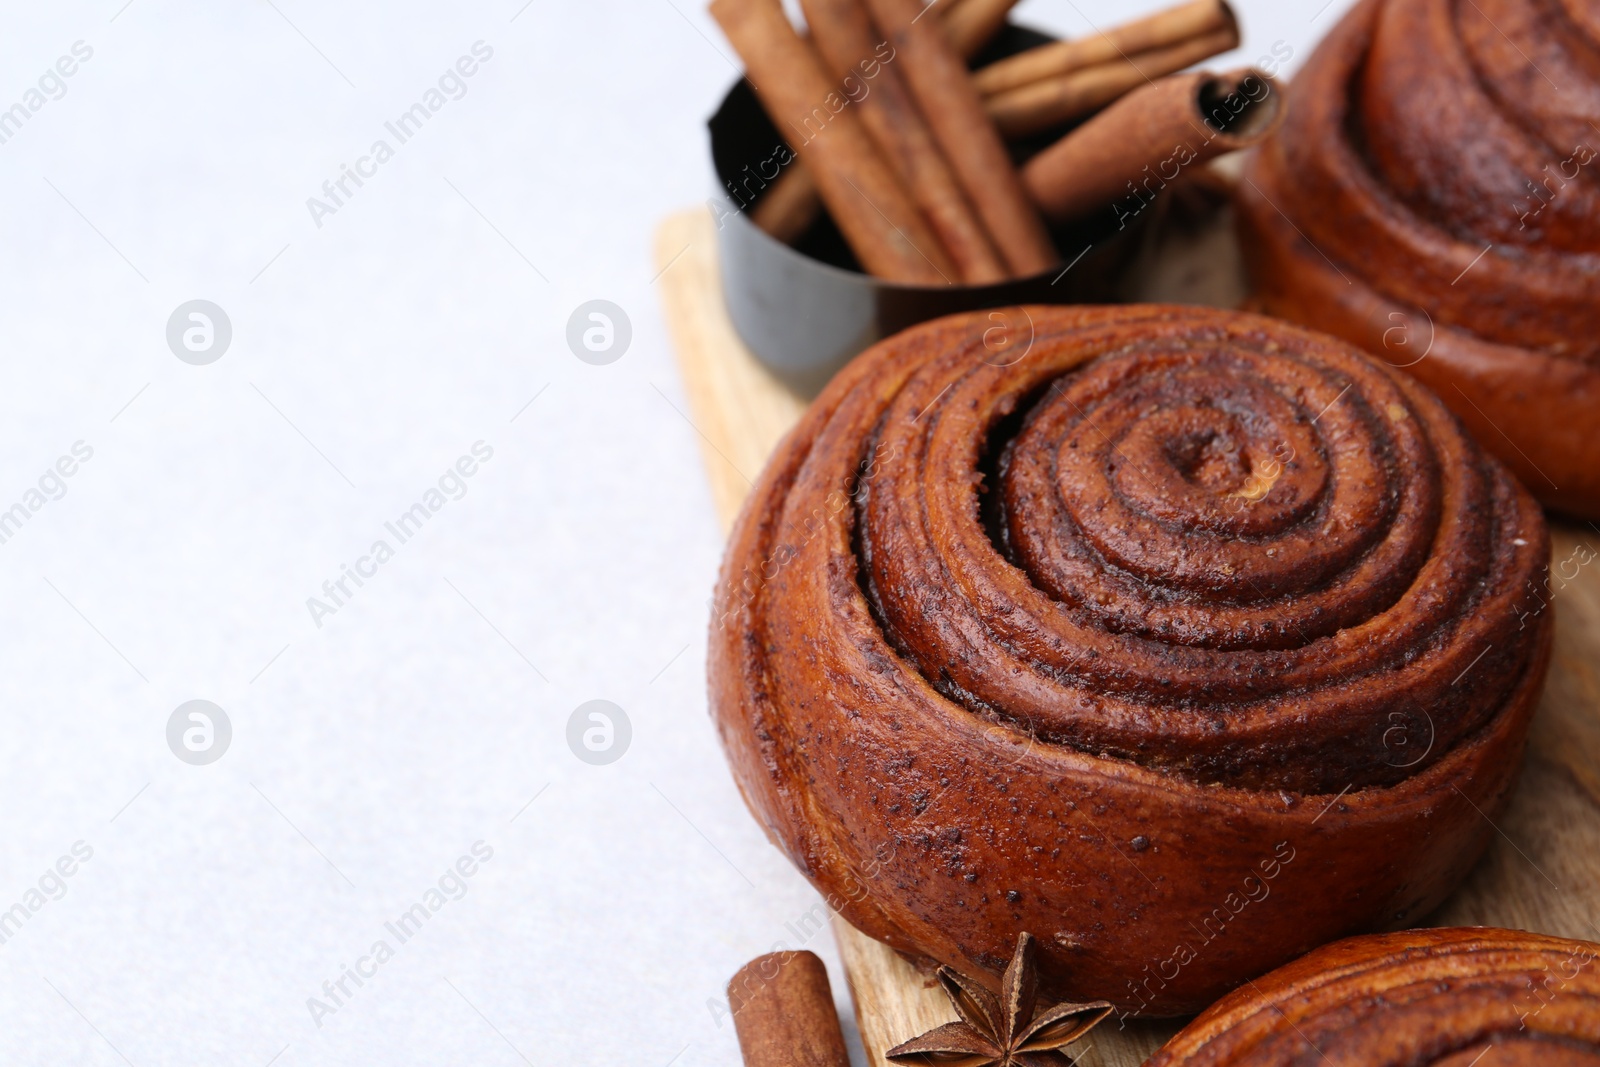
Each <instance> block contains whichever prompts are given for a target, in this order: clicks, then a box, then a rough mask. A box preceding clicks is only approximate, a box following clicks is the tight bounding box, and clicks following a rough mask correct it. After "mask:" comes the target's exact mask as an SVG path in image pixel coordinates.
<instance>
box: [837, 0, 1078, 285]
mask: <svg viewBox="0 0 1600 1067" xmlns="http://www.w3.org/2000/svg"><path fill="white" fill-rule="evenodd" d="M867 8H868V10H869V11H870V12H871V13H872V21H873V22H874V24H876V25H877V27H878V32H879V33H881V34H882V35H883V36H884V37H885V38H887V39H888V41H889V43H890V44H891V45H893V46H894V49H895V52H896V59H895V62H896V64H898V65H899V68H900V69H901V70H902V71H903V72H904V75H905V81H906V84H907V86H909V87H910V89H911V94H912V96H913V97H915V99H916V101H917V107H918V110H920V111H921V112H922V115H923V117H924V118H925V119H927V122H928V126H929V128H930V129H931V130H932V131H933V137H934V140H935V141H937V142H938V144H939V148H940V149H941V150H942V151H943V152H944V156H945V158H946V159H947V160H949V161H950V166H951V168H952V169H953V170H954V171H955V173H956V177H957V179H958V180H959V181H960V182H961V186H962V188H963V189H964V190H965V191H966V193H967V196H968V198H969V199H970V200H971V201H972V203H973V206H974V207H975V208H976V209H977V212H978V217H979V218H981V219H982V220H983V223H984V226H985V228H987V229H988V231H989V236H990V237H991V238H993V239H994V243H995V246H996V247H997V248H998V249H999V250H1000V254H1001V256H1002V257H1004V259H1005V262H1006V266H1008V267H1009V268H1010V269H1011V272H1012V273H1014V274H1018V275H1023V276H1026V275H1030V274H1037V273H1039V272H1041V271H1044V270H1046V269H1048V268H1049V267H1050V266H1052V265H1053V264H1055V263H1056V261H1057V260H1058V259H1059V258H1060V257H1059V256H1058V255H1057V253H1056V250H1055V248H1054V246H1052V245H1051V243H1050V235H1049V233H1048V232H1047V231H1046V230H1045V226H1044V221H1043V220H1042V219H1041V218H1040V217H1039V213H1038V211H1037V210H1036V209H1035V208H1034V206H1033V204H1032V203H1030V202H1029V200H1028V197H1027V193H1026V192H1025V191H1024V190H1023V188H1022V182H1021V180H1020V179H1019V178H1018V177H1017V172H1016V168H1015V167H1013V166H1012V165H1011V157H1010V156H1009V155H1007V154H1006V146H1005V143H1004V142H1002V141H1001V140H1000V134H999V133H998V132H997V131H996V130H995V127H994V123H993V122H992V121H990V119H989V116H988V113H987V112H985V111H984V109H983V100H982V98H981V97H979V96H978V91H977V90H976V89H974V88H973V87H972V79H971V77H969V76H968V74H967V68H966V64H965V63H964V62H963V61H962V59H961V57H960V56H959V55H957V54H956V51H955V49H954V48H952V47H951V46H950V42H949V40H948V39H947V38H946V37H945V36H944V31H943V29H941V27H940V26H939V24H938V20H936V19H919V16H920V15H921V14H922V5H921V3H919V2H918V0H867ZM818 179H819V181H820V180H821V176H820V175H819V176H818Z"/></svg>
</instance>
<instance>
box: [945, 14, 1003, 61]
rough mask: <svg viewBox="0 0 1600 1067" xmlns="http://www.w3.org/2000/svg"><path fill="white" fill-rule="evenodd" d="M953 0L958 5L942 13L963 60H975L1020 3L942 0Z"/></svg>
mask: <svg viewBox="0 0 1600 1067" xmlns="http://www.w3.org/2000/svg"><path fill="white" fill-rule="evenodd" d="M936 2H937V0H936ZM952 2H953V3H954V5H955V6H954V7H951V8H950V10H948V11H945V12H943V13H942V14H943V16H944V18H943V23H944V34H945V36H946V37H948V38H950V46H951V47H952V48H954V49H955V50H956V53H957V54H958V55H960V56H961V58H962V59H971V58H972V57H973V56H974V55H976V54H977V53H978V50H979V49H981V48H982V47H983V46H984V45H986V44H988V43H989V41H990V39H991V38H993V37H994V35H995V34H997V33H999V32H1000V27H1002V26H1004V25H1005V24H1006V16H1007V15H1009V14H1011V9H1012V8H1014V7H1016V6H1017V0H942V3H943V4H944V5H945V6H949V5H950V4H951V3H952Z"/></svg>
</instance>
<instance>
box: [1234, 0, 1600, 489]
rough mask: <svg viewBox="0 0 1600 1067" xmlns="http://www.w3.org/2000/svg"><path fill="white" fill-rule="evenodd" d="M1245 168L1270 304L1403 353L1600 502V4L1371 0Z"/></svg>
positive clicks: (1243, 188) (1480, 427) (1294, 93)
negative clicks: (1599, 428) (1598, 417)
mask: <svg viewBox="0 0 1600 1067" xmlns="http://www.w3.org/2000/svg"><path fill="white" fill-rule="evenodd" d="M1245 178H1246V180H1245V181H1243V182H1241V183H1240V186H1239V193H1238V201H1239V207H1240V212H1239V215H1240V228H1241V240H1242V242H1243V244H1244V248H1245V256H1246V261H1247V263H1248V265H1249V267H1250V272H1251V275H1252V279H1253V282H1254V285H1255V287H1256V290H1257V300H1258V304H1259V306H1260V307H1261V308H1262V309H1263V310H1266V311H1268V312H1270V313H1272V314H1275V315H1279V316H1282V317H1284V318H1287V319H1292V320H1294V321H1296V322H1300V323H1303V324H1305V325H1308V326H1312V327H1314V328H1317V329H1321V330H1326V331H1328V332H1330V333H1334V334H1337V335H1339V336H1341V337H1344V338H1346V339H1348V340H1351V341H1354V342H1356V343H1357V344H1359V345H1362V346H1364V347H1366V348H1367V349H1369V350H1371V351H1372V352H1374V353H1376V354H1377V355H1379V356H1381V357H1382V358H1384V359H1385V360H1387V361H1388V362H1390V363H1391V364H1392V365H1394V366H1402V367H1404V368H1405V369H1406V370H1408V371H1409V372H1410V373H1411V374H1414V375H1416V376H1417V377H1418V378H1420V379H1421V380H1422V381H1424V382H1426V383H1428V384H1429V385H1430V386H1432V387H1433V388H1434V389H1435V390H1436V391H1437V392H1438V394H1439V397H1440V399H1442V400H1443V401H1444V402H1445V404H1446V405H1448V406H1449V407H1450V408H1451V410H1453V411H1454V412H1455V413H1456V414H1457V415H1459V416H1460V417H1461V418H1462V420H1463V421H1464V422H1465V423H1466V424H1467V426H1468V427H1469V428H1470V429H1471V430H1472V431H1473V433H1474V434H1476V435H1477V437H1478V440H1479V441H1481V442H1482V443H1483V445H1484V447H1486V448H1488V449H1489V450H1490V451H1492V452H1494V453H1495V454H1496V455H1498V456H1499V457H1500V458H1501V459H1502V460H1504V461H1505V462H1506V464H1507V465H1509V466H1510V467H1511V468H1512V470H1514V471H1515V472H1516V473H1517V475H1518V476H1519V477H1520V478H1521V479H1522V480H1523V482H1524V483H1525V484H1526V485H1527V486H1528V488H1529V489H1530V490H1532V492H1533V493H1534V494H1535V495H1536V496H1538V497H1539V498H1540V499H1541V500H1543V501H1545V502H1546V503H1548V504H1551V505H1554V506H1555V507H1558V508H1560V509H1562V510H1565V511H1569V512H1572V513H1574V514H1577V515H1581V516H1585V517H1589V518H1595V517H1600V433H1597V432H1596V430H1597V427H1596V413H1597V412H1600V7H1597V6H1596V5H1595V4H1593V3H1592V2H1590V0H1472V2H1458V0H1364V2H1363V3H1361V4H1360V5H1359V6H1358V7H1356V8H1355V9H1354V10H1353V11H1352V12H1351V13H1350V14H1349V15H1348V16H1347V17H1346V18H1345V19H1344V21H1343V22H1341V23H1340V24H1339V25H1338V26H1337V27H1336V28H1335V29H1334V30H1333V32H1332V33H1330V34H1329V36H1328V38H1327V39H1326V40H1325V41H1324V42H1323V43H1322V44H1321V45H1320V46H1319V47H1318V48H1317V50H1316V52H1315V53H1314V54H1313V55H1312V56H1311V58H1310V59H1309V61H1308V62H1307V64H1306V66H1305V69H1304V70H1302V71H1301V72H1300V73H1299V74H1298V75H1296V77H1295V79H1294V83H1293V85H1292V86H1291V87H1290V117H1289V119H1288V121H1287V122H1285V123H1284V124H1283V126H1282V127H1281V128H1280V129H1279V131H1278V132H1277V133H1276V134H1275V135H1274V136H1273V137H1272V138H1271V139H1270V140H1269V141H1268V142H1267V143H1266V145H1265V146H1263V148H1262V149H1261V150H1260V152H1259V154H1258V155H1257V156H1256V158H1255V159H1254V160H1252V161H1251V163H1250V164H1249V165H1248V167H1247V168H1246V171H1245Z"/></svg>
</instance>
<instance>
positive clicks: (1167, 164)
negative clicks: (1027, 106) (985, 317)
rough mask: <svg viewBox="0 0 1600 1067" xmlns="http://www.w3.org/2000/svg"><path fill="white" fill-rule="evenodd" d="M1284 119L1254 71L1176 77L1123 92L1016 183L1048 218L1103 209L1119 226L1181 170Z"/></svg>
mask: <svg viewBox="0 0 1600 1067" xmlns="http://www.w3.org/2000/svg"><path fill="white" fill-rule="evenodd" d="M1283 115H1284V106H1283V94H1282V92H1281V91H1280V90H1279V89H1278V88H1277V86H1276V84H1275V83H1274V82H1273V81H1272V79H1271V78H1269V77H1268V76H1267V75H1265V74H1263V73H1262V72H1261V71H1259V70H1254V69H1251V68H1244V69H1242V70H1234V71H1229V72H1228V73H1226V74H1220V75H1219V74H1211V73H1209V72H1207V71H1199V72H1196V73H1192V74H1177V75H1173V76H1171V77H1168V78H1162V79H1161V80H1160V81H1157V82H1153V83H1151V84H1149V85H1147V86H1145V87H1144V88H1142V89H1138V90H1136V91H1134V92H1131V93H1129V94H1128V95H1127V96H1124V97H1123V98H1122V99H1121V100H1118V101H1117V102H1116V103H1115V104H1112V105H1111V106H1110V107H1108V108H1106V109H1105V110H1104V111H1102V112H1101V113H1100V114H1098V115H1096V116H1095V117H1094V118H1092V119H1090V120H1089V121H1088V122H1085V123H1084V124H1083V125H1082V126H1079V127H1078V128H1077V129H1076V130H1073V131H1072V132H1071V133H1069V134H1067V136H1065V137H1063V138H1062V139H1061V140H1059V141H1057V142H1056V143H1055V144H1053V145H1051V146H1050V147H1049V148H1047V149H1045V150H1044V151H1043V152H1041V153H1039V154H1038V155H1037V156H1035V157H1033V159H1031V160H1030V161H1029V162H1028V165H1027V166H1025V167H1024V168H1023V169H1022V180H1023V182H1024V183H1025V184H1026V186H1027V188H1028V194H1029V195H1030V196H1031V197H1032V198H1033V201H1034V203H1035V204H1037V205H1038V206H1039V209H1040V210H1041V211H1043V212H1044V213H1045V214H1046V215H1047V216H1049V217H1050V218H1052V219H1055V220H1058V221H1059V220H1065V219H1070V218H1076V217H1079V216H1082V215H1084V214H1086V213H1088V212H1091V211H1094V210H1096V209H1101V208H1105V207H1107V206H1108V205H1109V206H1111V207H1112V209H1113V210H1115V211H1116V212H1117V215H1118V218H1121V219H1126V218H1128V217H1130V216H1131V215H1133V214H1137V213H1138V211H1140V210H1142V209H1143V207H1144V205H1145V204H1147V203H1149V201H1150V200H1151V199H1152V198H1153V197H1154V196H1155V194H1156V193H1157V192H1158V191H1159V190H1160V189H1163V188H1165V187H1166V186H1167V185H1168V184H1170V183H1171V182H1173V181H1174V180H1175V179H1177V178H1178V177H1179V176H1180V175H1181V174H1182V173H1183V170H1184V168H1186V167H1195V166H1198V165H1199V164H1202V163H1204V162H1206V161H1207V160H1209V159H1211V158H1213V157H1215V156H1218V155H1221V154H1222V153H1224V152H1232V151H1234V150H1236V149H1240V148H1247V147H1249V146H1250V145H1253V144H1255V143H1256V142H1258V141H1260V140H1262V139H1263V138H1264V137H1266V136H1267V135H1268V134H1270V133H1271V132H1272V131H1273V130H1274V129H1276V128H1277V126H1278V124H1279V123H1281V122H1282V121H1283Z"/></svg>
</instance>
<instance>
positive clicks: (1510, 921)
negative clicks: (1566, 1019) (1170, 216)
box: [655, 210, 1600, 1067]
mask: <svg viewBox="0 0 1600 1067" xmlns="http://www.w3.org/2000/svg"><path fill="white" fill-rule="evenodd" d="M1218 234H1220V236H1218ZM1218 234H1213V235H1212V237H1211V238H1210V239H1208V240H1209V242H1210V243H1209V244H1207V243H1201V244H1196V241H1195V239H1194V238H1179V239H1177V240H1180V241H1182V242H1183V243H1184V247H1182V248H1170V249H1169V252H1172V253H1175V254H1171V255H1163V256H1162V257H1161V260H1160V263H1159V264H1158V269H1150V270H1147V275H1146V277H1145V278H1144V279H1142V280H1141V282H1140V283H1139V284H1138V285H1137V287H1136V291H1137V292H1139V293H1140V294H1141V295H1144V296H1146V297H1147V298H1151V299H1156V298H1159V299H1168V300H1177V299H1184V298H1185V297H1191V298H1192V299H1190V300H1189V302H1191V303H1217V302H1219V300H1220V299H1226V298H1227V297H1228V295H1229V294H1233V293H1238V292H1242V289H1241V288H1240V286H1239V283H1238V281H1237V279H1236V278H1232V279H1230V278H1228V277H1226V275H1227V274H1229V273H1230V272H1232V273H1233V274H1235V275H1236V274H1237V261H1238V257H1237V254H1236V250H1234V249H1232V248H1231V247H1229V246H1228V244H1227V241H1228V240H1229V238H1228V237H1227V231H1226V229H1225V228H1224V229H1222V230H1220V231H1218ZM1219 241H1220V243H1218V242H1219ZM1197 252H1198V253H1199V254H1201V255H1204V256H1206V257H1210V262H1211V263H1212V264H1213V265H1214V266H1215V267H1216V268H1217V269H1216V270H1211V271H1207V270H1195V269H1193V268H1192V267H1189V268H1185V267H1184V266H1183V265H1182V264H1183V262H1184V259H1185V257H1186V256H1188V257H1192V256H1193V255H1194V254H1196V253H1197ZM655 254H656V262H657V265H658V269H660V270H661V271H662V273H661V274H660V276H659V282H660V285H661V291H662V300H663V302H664V304H665V310H666V317H667V325H668V327H669V329H670V330H671V333H672V338H673V342H674V345H675V347H676V349H677V354H678V363H679V366H680V368H681V369H682V371H683V378H684V385H685V390H686V392H687V394H688V398H689V404H690V409H691V410H690V418H691V420H692V422H693V424H694V427H695V429H696V430H697V431H698V432H699V434H700V438H701V445H702V450H703V452H704V455H705V462H706V468H707V472H708V473H709V475H710V479H711V490H712V497H713V499H714V500H715V502H716V506H717V512H718V514H719V516H720V517H721V519H722V523H723V527H724V529H725V530H726V529H727V528H728V527H729V526H731V525H732V523H733V520H734V517H735V515H736V514H737V513H738V510H739V506H740V504H741V503H742V502H743V501H744V497H745V494H746V493H747V492H748V491H749V489H750V485H751V482H752V481H753V480H754V479H755V478H756V476H757V475H758V474H759V473H760V471H761V468H762V467H763V465H764V464H765V463H766V460H767V456H768V455H769V454H770V453H771V452H772V450H773V448H774V447H775V446H776V445H777V443H778V440H779V439H780V438H781V437H782V436H783V435H784V433H785V432H786V431H787V430H788V429H789V427H790V426H792V425H793V424H794V423H795V421H796V420H797V419H798V418H799V417H800V414H801V412H802V411H804V410H805V407H806V400H805V399H804V398H802V397H799V396H796V395H795V394H794V393H792V392H790V391H789V390H788V389H787V388H785V387H784V386H783V385H782V384H781V383H780V382H779V381H778V380H777V379H776V378H774V377H773V376H772V375H771V374H770V373H768V372H767V371H766V370H765V369H763V368H762V367H761V365H760V364H758V363H757V362H756V361H755V359H754V358H753V357H751V355H750V353H749V352H748V351H747V350H746V349H745V347H744V344H743V343H742V342H741V341H740V340H739V337H738V335H737V334H736V333H735V332H734V329H733V325H732V323H731V322H729V321H728V315H727V311H726V310H725V308H724V305H723V301H722V292H721V287H720V286H721V283H720V280H719V277H718V271H717V255H716V231H715V228H714V224H713V223H712V220H711V217H710V215H709V214H708V213H707V212H705V211H701V210H695V211H687V212H684V213H682V214H679V215H674V216H672V217H671V218H669V219H667V220H666V221H665V222H664V223H663V224H662V225H661V227H660V229H659V230H658V232H657V235H656V248H655ZM1175 264H1176V265H1177V266H1176V267H1175V266H1174V265H1175ZM1218 274H1221V275H1224V277H1223V278H1222V279H1221V282H1220V283H1219V280H1218V277H1217V275H1218ZM1553 533H1554V540H1555V547H1554V554H1553V556H1552V565H1551V571H1552V573H1551V578H1550V593H1549V596H1548V598H1547V599H1548V600H1549V601H1550V605H1551V606H1550V608H1548V609H1547V610H1553V611H1554V612H1555V613H1556V639H1555V655H1554V659H1553V663H1552V666H1551V671H1550V679H1549V682H1548V684H1547V686H1546V690H1545V696H1544V701H1543V703H1542V704H1541V705H1540V708H1539V712H1538V715H1537V717H1536V718H1535V719H1534V724H1533V733H1532V736H1531V739H1530V742H1529V749H1528V758H1527V763H1526V766H1525V768H1524V771H1523V777H1522V782H1521V785H1520V786H1519V788H1518V791H1517V793H1516V796H1515V798H1514V799H1513V801H1512V803H1511V807H1510V809H1509V810H1508V811H1507V812H1506V814H1505V815H1504V816H1503V817H1501V818H1500V819H1499V820H1498V821H1497V822H1496V825H1495V829H1496V831H1497V833H1496V835H1495V837H1494V843H1493V844H1492V845H1491V846H1490V849H1489V853H1488V855H1487V856H1485V858H1484V859H1483V861H1482V862H1481V863H1480V864H1479V865H1478V867H1477V869H1476V870H1475V871H1474V872H1473V874H1472V875H1471V877H1470V878H1469V879H1468V880H1467V882H1466V884H1465V885H1464V886H1462V888H1461V889H1460V890H1458V891H1457V892H1456V894H1455V895H1454V896H1453V897H1451V898H1450V900H1449V901H1447V902H1446V903H1445V905H1444V907H1442V908H1441V909H1440V910H1439V911H1438V912H1437V913H1436V914H1435V915H1433V916H1432V917H1431V919H1430V922H1431V923H1432V924H1433V925H1438V926H1469V925H1478V926H1506V927H1514V928H1517V929H1524V930H1534V931H1538V932H1540V933H1548V934H1556V935H1560V936H1564V937H1576V938H1584V939H1586V940H1591V941H1600V530H1597V529H1596V528H1595V527H1593V526H1592V525H1591V526H1586V527H1580V526H1575V525H1568V524H1564V523H1559V522H1558V523H1555V524H1554V525H1553ZM1329 892H1330V893H1337V892H1338V887H1337V886H1330V887H1329ZM833 926H834V935H835V937H836V939H837V940H838V943H839V953H840V956H841V957H842V959H843V961H844V965H845V969H846V971H847V972H848V974H849V978H850V991H851V993H852V995H853V996H854V998H855V1006H856V1020H857V1023H858V1025H859V1027H860V1031H861V1039H862V1042H863V1044H864V1045H865V1046H866V1049H867V1056H868V1059H869V1061H870V1063H871V1067H889V1065H888V1061H887V1060H885V1059H884V1058H883V1053H884V1051H885V1050H886V1049H889V1048H892V1047H894V1046H895V1045H897V1044H899V1043H900V1042H901V1041H904V1040H906V1039H907V1038H909V1037H914V1036H916V1035H917V1034H921V1033H923V1032H925V1031H927V1030H931V1029H932V1028H933V1027H935V1026H937V1025H939V1024H940V1023H945V1022H950V1021H951V1020H953V1019H954V1018H955V1013H954V1012H953V1011H952V1010H951V1008H950V1006H949V1004H948V1002H946V1000H945V998H944V995H943V994H942V993H940V992H939V990H938V989H937V988H936V987H934V986H933V985H932V984H931V983H930V982H929V981H928V980H927V979H925V978H924V977H923V976H922V975H920V974H919V973H918V972H917V971H916V970H914V969H913V968H912V967H911V966H910V965H909V964H907V963H906V962H905V961H903V960H902V959H901V958H900V957H899V956H897V955H895V953H894V952H892V951H890V950H889V949H888V948H886V947H885V946H883V945H881V944H879V943H878V942H876V941H874V940H872V939H871V938H869V937H867V936H865V935H864V934H861V933H860V932H858V931H857V930H855V928H853V927H852V926H850V925H849V924H848V923H846V922H845V921H844V920H842V919H840V918H839V917H837V916H835V917H834V924H833ZM1176 1030H1177V1025H1176V1024H1174V1023H1170V1022H1165V1023H1135V1024H1130V1025H1129V1026H1128V1027H1127V1028H1126V1029H1124V1030H1121V1031H1118V1030H1117V1029H1116V1027H1115V1024H1114V1023H1108V1024H1106V1025H1105V1026H1103V1027H1102V1028H1101V1029H1099V1030H1097V1031H1095V1032H1094V1033H1093V1034H1092V1035H1090V1037H1089V1038H1087V1039H1086V1040H1085V1042H1083V1043H1082V1044H1081V1045H1080V1046H1078V1047H1075V1048H1074V1049H1073V1052H1074V1054H1076V1055H1077V1056H1078V1057H1079V1062H1080V1063H1083V1064H1085V1065H1087V1067H1139V1065H1140V1064H1142V1063H1143V1062H1144V1060H1145V1059H1146V1058H1147V1057H1148V1056H1149V1055H1150V1054H1151V1053H1152V1052H1154V1051H1155V1050H1156V1049H1157V1048H1158V1047H1159V1046H1160V1045H1161V1043H1162V1042H1163V1041H1165V1040H1166V1039H1167V1037H1168V1036H1170V1035H1171V1034H1172V1033H1174V1032H1176Z"/></svg>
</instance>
